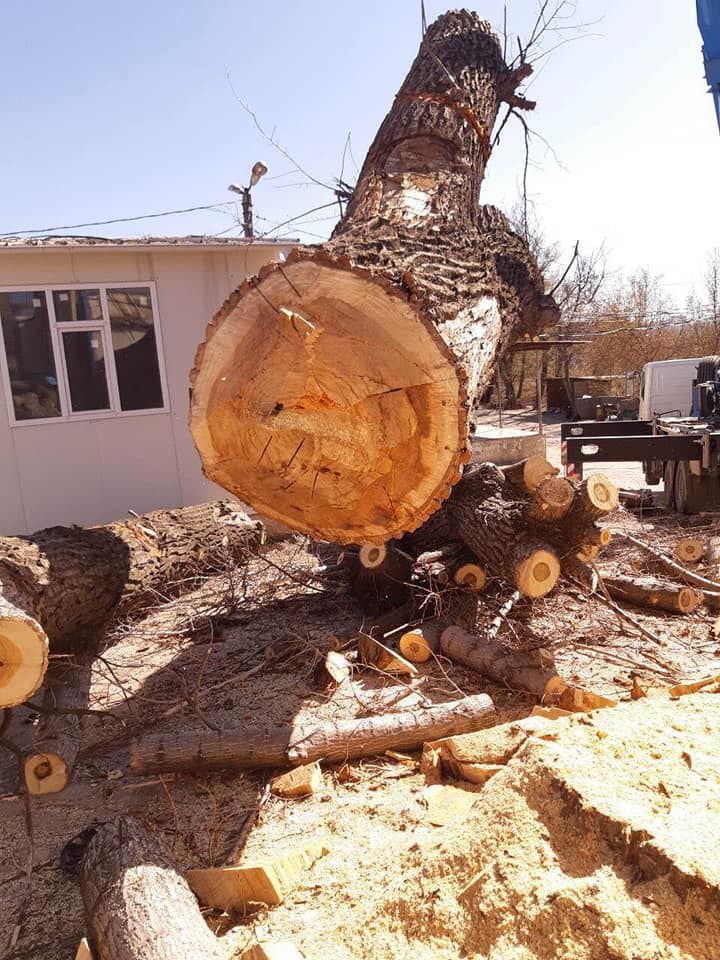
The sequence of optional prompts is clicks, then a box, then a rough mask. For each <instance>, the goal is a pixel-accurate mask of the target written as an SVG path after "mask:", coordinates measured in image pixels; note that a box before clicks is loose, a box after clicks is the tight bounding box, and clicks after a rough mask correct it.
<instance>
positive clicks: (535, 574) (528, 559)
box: [505, 535, 560, 599]
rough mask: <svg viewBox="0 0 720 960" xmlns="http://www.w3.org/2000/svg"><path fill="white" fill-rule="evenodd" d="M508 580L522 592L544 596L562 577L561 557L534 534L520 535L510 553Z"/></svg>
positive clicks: (506, 566) (528, 595) (529, 595)
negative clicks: (533, 536) (535, 537)
mask: <svg viewBox="0 0 720 960" xmlns="http://www.w3.org/2000/svg"><path fill="white" fill-rule="evenodd" d="M505 568H506V570H507V571H508V580H509V581H510V582H511V583H514V584H515V586H516V587H517V589H518V590H519V591H520V593H522V594H523V596H525V597H531V598H533V599H535V598H537V597H544V596H545V595H546V594H548V593H550V591H551V590H552V589H553V588H554V586H555V584H556V583H557V582H558V580H559V579H560V560H559V559H558V555H557V553H556V552H555V551H554V550H553V549H552V547H550V546H548V545H547V544H545V543H543V542H542V541H540V540H536V539H534V538H532V537H530V536H522V535H521V536H520V537H519V538H518V540H517V541H516V542H515V544H514V545H513V546H512V547H511V549H510V550H509V552H508V557H507V561H506V564H505Z"/></svg>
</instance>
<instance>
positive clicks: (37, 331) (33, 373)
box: [0, 291, 61, 420]
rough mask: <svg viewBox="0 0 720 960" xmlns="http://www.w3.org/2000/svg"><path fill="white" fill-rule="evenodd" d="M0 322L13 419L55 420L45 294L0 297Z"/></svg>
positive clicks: (56, 397)
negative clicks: (0, 323)
mask: <svg viewBox="0 0 720 960" xmlns="http://www.w3.org/2000/svg"><path fill="white" fill-rule="evenodd" d="M0 321H1V322H2V333H3V341H4V344H5V356H6V359H7V365H8V371H9V374H10V390H11V393H12V401H13V408H14V410H15V419H16V420H41V419H44V418H45V417H59V416H60V414H61V411H60V394H59V391H58V383H57V375H56V371H55V359H54V356H53V347H52V340H51V337H50V323H49V320H48V311H47V302H46V300H45V294H44V293H43V292H42V291H38V292H35V293H33V292H30V291H28V292H22V293H0Z"/></svg>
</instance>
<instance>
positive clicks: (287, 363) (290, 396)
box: [190, 11, 557, 543]
mask: <svg viewBox="0 0 720 960" xmlns="http://www.w3.org/2000/svg"><path fill="white" fill-rule="evenodd" d="M529 72H530V68H529V67H527V66H524V67H521V68H519V69H518V70H515V71H513V70H511V69H510V68H508V66H507V65H506V64H505V63H504V61H503V58H502V53H501V48H500V44H499V42H498V39H497V37H496V36H495V35H494V34H493V32H492V30H491V28H490V25H489V24H488V23H486V22H485V21H483V20H481V19H480V18H479V17H478V16H477V15H476V14H474V13H470V12H468V11H454V12H451V13H447V14H444V15H443V16H441V17H440V18H439V19H438V20H437V21H436V22H435V23H434V24H433V25H432V26H431V27H430V28H429V29H428V31H427V33H426V35H425V37H424V39H423V42H422V45H421V47H420V51H419V53H418V55H417V57H416V58H415V61H414V63H413V65H412V67H411V68H410V72H409V73H408V75H407V77H406V79H405V81H404V83H403V85H402V87H401V88H400V91H399V93H398V94H397V96H396V98H395V101H394V103H393V105H392V108H391V110H390V112H389V113H388V115H387V117H386V118H385V120H384V121H383V123H382V125H381V127H380V129H379V131H378V133H377V136H376V138H375V140H374V142H373V144H372V146H371V147H370V150H369V152H368V155H367V158H366V160H365V163H364V165H363V168H362V171H361V173H360V176H359V179H358V183H357V186H356V188H355V191H354V193H353V195H352V198H351V199H350V202H349V204H348V208H347V211H346V214H345V216H344V217H343V219H342V220H341V221H340V223H339V224H338V226H337V227H336V229H335V232H334V234H333V236H332V239H331V240H330V241H329V242H328V243H326V244H323V245H322V246H319V247H314V248H312V247H311V248H305V249H298V250H295V251H293V253H292V254H291V255H290V257H289V258H288V260H287V262H286V263H282V264H278V263H275V264H269V265H268V266H266V267H264V268H263V269H262V270H261V271H260V275H259V277H258V278H253V279H251V280H249V281H247V282H246V283H244V284H243V285H242V286H241V287H240V288H239V289H238V290H237V291H236V292H235V293H234V294H233V295H232V296H231V297H230V298H229V299H228V301H227V302H226V303H225V305H224V306H223V307H222V309H221V310H220V311H219V313H218V314H217V315H216V317H215V318H214V320H213V322H212V323H211V324H210V326H209V327H208V330H207V339H206V342H205V343H204V344H202V345H201V346H200V348H199V350H198V353H197V356H196V361H195V368H194V370H193V372H192V375H191V380H192V384H193V390H192V402H191V412H190V425H191V429H192V432H193V436H194V439H195V443H196V445H197V448H198V450H199V452H200V455H201V457H202V460H203V465H204V470H205V473H206V475H207V476H208V477H210V478H211V479H212V480H214V481H215V482H217V483H219V484H220V485H221V486H223V487H225V489H227V490H230V491H232V492H233V493H235V494H237V495H238V496H240V497H241V498H242V499H243V500H245V501H247V502H249V503H251V504H253V506H255V507H257V509H258V510H260V512H262V513H264V514H266V515H268V516H270V517H273V518H275V519H277V520H280V521H282V522H284V523H286V524H288V525H289V526H291V527H293V528H294V529H297V530H301V531H304V532H307V533H310V534H311V535H313V536H315V537H317V538H322V539H330V540H337V541H340V542H369V543H382V542H385V541H387V540H389V539H391V538H394V537H400V536H401V535H402V534H403V533H404V532H406V531H411V530H414V529H416V528H417V527H418V526H419V525H420V524H421V523H422V522H423V521H424V520H425V519H426V518H427V517H429V516H430V515H431V514H432V513H433V512H434V511H435V510H436V509H437V508H438V506H439V504H440V503H441V502H442V501H443V500H444V499H445V498H446V497H447V496H448V494H449V492H450V489H451V487H452V485H453V484H454V483H456V482H457V480H458V479H459V477H460V472H461V467H462V464H464V463H466V462H467V461H468V459H469V453H468V450H467V423H466V421H467V404H468V401H469V402H470V404H471V405H474V404H475V403H476V401H477V400H478V398H479V396H480V395H481V393H482V391H483V389H484V388H485V386H486V385H487V384H488V383H489V382H490V378H491V376H492V373H493V368H494V365H495V363H496V361H497V358H498V357H499V356H500V355H501V354H502V351H503V350H504V349H505V347H506V346H507V345H508V344H509V343H510V342H511V341H512V340H513V339H514V338H515V337H517V336H518V335H519V334H520V333H521V332H525V331H534V330H537V329H539V328H540V327H542V326H543V325H544V324H545V323H548V322H551V321H552V320H554V319H555V318H556V316H557V307H556V305H555V303H554V301H553V300H552V298H551V297H548V296H546V295H545V294H544V293H543V284H542V280H541V278H540V276H539V273H538V270H537V266H536V264H535V261H534V259H533V257H532V255H531V253H530V251H529V249H528V247H527V244H526V243H525V242H524V241H522V240H520V238H519V237H518V236H516V235H515V234H514V233H513V232H512V231H511V230H510V228H509V226H508V224H507V221H506V220H505V218H504V217H503V215H502V214H501V213H500V212H499V211H497V210H495V209H494V208H492V207H480V206H479V203H478V198H479V191H480V185H481V182H482V179H483V176H484V173H485V166H486V163H487V160H488V156H489V153H490V139H491V134H492V129H493V125H494V123H495V120H496V116H497V112H498V108H499V105H500V103H501V102H502V100H503V99H505V100H508V101H512V102H514V103H516V105H517V103H518V98H517V97H516V96H515V94H514V91H515V88H516V87H517V85H518V84H519V83H520V82H521V81H522V80H523V79H524V78H525V77H526V76H527V75H528V73H529Z"/></svg>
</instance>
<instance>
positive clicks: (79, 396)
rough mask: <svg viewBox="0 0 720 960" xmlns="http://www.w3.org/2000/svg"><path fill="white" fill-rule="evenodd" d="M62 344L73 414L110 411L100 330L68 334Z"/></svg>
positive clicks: (75, 331) (64, 335) (76, 331)
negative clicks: (86, 411) (88, 411)
mask: <svg viewBox="0 0 720 960" xmlns="http://www.w3.org/2000/svg"><path fill="white" fill-rule="evenodd" d="M62 340H63V351H64V353H65V367H66V369H67V375H68V384H69V386H70V405H71V407H72V409H73V412H74V413H78V412H79V411H81V410H109V409H110V397H109V394H108V387H107V379H106V377H105V353H104V351H103V342H102V333H101V332H100V330H65V331H64V332H63V335H62Z"/></svg>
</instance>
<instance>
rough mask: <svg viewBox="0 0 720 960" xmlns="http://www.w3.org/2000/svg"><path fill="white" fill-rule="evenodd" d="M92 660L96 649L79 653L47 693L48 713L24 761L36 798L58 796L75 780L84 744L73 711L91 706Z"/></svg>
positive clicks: (77, 715)
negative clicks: (77, 763)
mask: <svg viewBox="0 0 720 960" xmlns="http://www.w3.org/2000/svg"><path fill="white" fill-rule="evenodd" d="M93 658H94V650H88V651H84V652H83V653H81V654H78V656H77V657H76V658H75V661H74V662H73V663H70V664H68V665H67V666H66V667H65V669H64V670H63V672H62V674H61V675H60V677H59V678H58V680H59V682H58V683H57V684H54V685H52V686H48V687H47V688H46V690H45V695H44V697H43V702H42V707H43V710H44V711H45V710H47V711H48V712H47V713H45V712H43V714H42V715H41V717H40V721H39V723H38V727H37V731H36V733H35V736H34V738H33V743H32V748H31V750H30V751H29V753H28V755H27V756H26V757H25V760H24V761H23V778H24V780H25V786H26V788H27V791H28V793H30V794H32V795H34V796H39V795H42V794H47V793H59V792H60V791H61V790H64V789H65V787H66V786H67V785H68V783H69V782H70V780H71V778H72V773H73V766H74V763H75V757H76V756H77V754H78V752H79V751H80V749H81V747H82V745H83V718H82V715H81V714H80V713H79V712H73V711H79V710H81V709H83V708H85V707H87V705H88V691H89V689H90V678H91V672H92V662H93ZM50 711H56V712H50Z"/></svg>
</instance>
